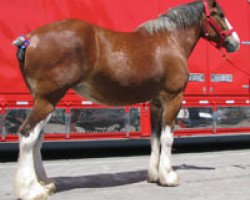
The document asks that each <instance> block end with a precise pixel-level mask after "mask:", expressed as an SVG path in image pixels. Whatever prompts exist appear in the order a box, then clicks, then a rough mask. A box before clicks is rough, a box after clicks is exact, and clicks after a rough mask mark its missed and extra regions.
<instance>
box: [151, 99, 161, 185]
mask: <svg viewBox="0 0 250 200" xmlns="http://www.w3.org/2000/svg"><path fill="white" fill-rule="evenodd" d="M161 113H162V107H161V103H160V101H159V100H158V99H154V100H152V101H151V102H150V119H151V130H152V132H151V141H150V144H151V155H150V162H149V169H148V182H150V183H157V182H158V181H159V162H160V145H161V143H160V136H161Z"/></svg>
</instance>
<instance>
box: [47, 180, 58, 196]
mask: <svg viewBox="0 0 250 200" xmlns="http://www.w3.org/2000/svg"><path fill="white" fill-rule="evenodd" d="M45 189H46V190H47V192H48V194H49V195H52V194H54V193H55V192H56V185H55V184H54V183H49V184H47V185H45Z"/></svg>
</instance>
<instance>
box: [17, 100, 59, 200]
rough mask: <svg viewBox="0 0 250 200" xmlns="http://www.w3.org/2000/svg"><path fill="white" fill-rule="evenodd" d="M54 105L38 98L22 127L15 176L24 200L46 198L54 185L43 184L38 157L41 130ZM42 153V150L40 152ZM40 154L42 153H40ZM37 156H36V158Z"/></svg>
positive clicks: (40, 163)
mask: <svg viewBox="0 0 250 200" xmlns="http://www.w3.org/2000/svg"><path fill="white" fill-rule="evenodd" d="M53 110H54V106H53V105H52V104H51V103H50V102H49V101H47V100H46V99H42V98H39V99H36V100H35V105H34V107H33V109H32V111H31V113H30V115H29V116H28V117H27V119H26V120H25V122H24V123H23V124H22V126H21V128H20V130H19V131H20V133H21V135H20V146H19V149H20V150H19V160H18V168H17V172H16V177H15V190H16V193H17V195H18V197H19V198H20V199H22V200H37V199H39V200H46V199H48V195H49V193H50V192H51V189H52V185H51V184H50V185H48V186H46V185H43V184H41V183H40V182H39V177H38V176H37V173H38V171H39V173H38V175H39V176H43V178H44V177H46V175H45V171H44V168H43V166H41V165H42V162H41V157H38V158H37V157H36V156H37V155H38V151H39V150H40V149H39V148H40V146H41V144H40V141H39V140H40V139H41V132H42V130H43V129H44V127H45V125H46V123H47V121H48V119H49V114H50V113H51V112H52V111H53ZM39 153H40V152H39ZM38 156H40V155H38ZM35 157H36V158H35Z"/></svg>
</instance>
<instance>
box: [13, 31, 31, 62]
mask: <svg viewBox="0 0 250 200" xmlns="http://www.w3.org/2000/svg"><path fill="white" fill-rule="evenodd" d="M13 44H14V45H15V46H17V48H18V49H17V53H16V57H17V59H18V60H19V61H20V62H24V60H25V51H26V48H27V46H28V44H29V41H28V40H26V39H25V36H19V37H18V38H17V39H16V40H14V41H13Z"/></svg>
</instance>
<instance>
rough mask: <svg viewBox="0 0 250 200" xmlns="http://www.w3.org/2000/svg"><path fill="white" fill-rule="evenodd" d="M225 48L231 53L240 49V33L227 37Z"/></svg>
mask: <svg viewBox="0 0 250 200" xmlns="http://www.w3.org/2000/svg"><path fill="white" fill-rule="evenodd" d="M223 46H224V47H225V49H226V50H227V52H229V53H233V52H236V51H238V50H239V49H240V39H239V37H238V35H237V34H236V35H231V36H229V37H227V38H226V39H225V42H224V45H223Z"/></svg>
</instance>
